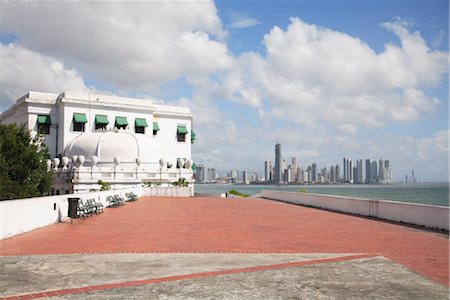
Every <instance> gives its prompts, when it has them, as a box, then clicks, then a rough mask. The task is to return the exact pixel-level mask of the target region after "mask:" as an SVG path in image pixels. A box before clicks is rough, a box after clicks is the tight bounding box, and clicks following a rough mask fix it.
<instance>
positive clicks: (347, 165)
mask: <svg viewBox="0 0 450 300" xmlns="http://www.w3.org/2000/svg"><path fill="white" fill-rule="evenodd" d="M342 169H343V172H344V176H343V179H342V180H343V181H344V182H349V183H352V182H353V167H352V160H351V159H350V158H348V157H344V159H343V168H342Z"/></svg>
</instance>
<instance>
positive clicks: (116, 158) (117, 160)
mask: <svg viewBox="0 0 450 300" xmlns="http://www.w3.org/2000/svg"><path fill="white" fill-rule="evenodd" d="M119 164H120V158H119V157H114V179H116V168H117V166H118V165H119Z"/></svg>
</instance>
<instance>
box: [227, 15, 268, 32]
mask: <svg viewBox="0 0 450 300" xmlns="http://www.w3.org/2000/svg"><path fill="white" fill-rule="evenodd" d="M228 15H229V16H230V18H231V22H232V23H231V24H230V27H231V28H237V29H241V28H247V27H253V26H256V25H259V24H261V22H259V21H258V19H256V18H253V17H251V16H250V14H249V13H247V12H244V11H234V12H231V13H229V14H228Z"/></svg>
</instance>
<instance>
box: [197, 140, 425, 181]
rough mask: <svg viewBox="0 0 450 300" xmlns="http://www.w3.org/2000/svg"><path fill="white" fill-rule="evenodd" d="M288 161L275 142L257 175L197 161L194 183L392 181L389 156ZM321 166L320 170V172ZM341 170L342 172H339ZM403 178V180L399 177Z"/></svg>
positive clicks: (414, 179) (412, 174)
mask: <svg viewBox="0 0 450 300" xmlns="http://www.w3.org/2000/svg"><path fill="white" fill-rule="evenodd" d="M290 158H291V163H289V160H288V158H287V157H283V154H282V145H281V144H280V143H276V144H275V151H274V159H273V161H275V163H274V164H272V161H271V160H266V161H264V171H263V173H262V174H264V175H262V174H261V175H260V172H258V171H250V172H249V171H248V170H245V169H242V170H241V174H242V176H239V175H240V171H239V170H237V169H235V170H231V171H229V172H226V174H225V173H224V174H223V176H220V175H219V172H217V171H216V169H215V168H214V167H211V166H207V165H205V164H199V165H198V166H197V169H196V170H195V173H196V180H195V181H196V183H215V182H222V183H231V184H236V183H237V184H249V183H265V184H339V183H344V184H389V183H392V182H393V176H392V168H391V163H390V161H389V160H384V159H382V158H380V159H378V160H373V159H370V158H365V159H357V160H355V162H354V163H353V161H352V159H350V158H348V157H343V159H342V164H341V165H339V164H336V165H328V166H323V168H320V167H318V166H317V164H316V163H312V164H311V165H302V164H301V162H300V163H298V162H299V161H301V160H297V158H298V157H296V156H292V157H290ZM319 170H320V172H319ZM341 170H342V173H341ZM411 172H412V173H411V176H410V175H408V174H406V175H405V181H404V182H405V183H416V182H422V180H421V179H420V180H417V179H416V177H415V172H414V170H412V171H411ZM401 182H403V181H401Z"/></svg>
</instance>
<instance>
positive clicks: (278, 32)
mask: <svg viewBox="0 0 450 300" xmlns="http://www.w3.org/2000/svg"><path fill="white" fill-rule="evenodd" d="M448 11H449V7H448V1H218V2H210V1H202V2H165V3H162V2H140V3H136V2H114V3H113V4H110V3H100V2H97V3H86V2H71V3H63V2H44V3H30V2H19V3H11V2H2V3H1V4H0V42H1V44H0V47H1V48H0V53H1V55H0V67H1V70H2V71H1V72H0V88H1V89H0V90H1V91H0V101H1V102H0V106H1V107H0V108H1V110H5V109H6V108H7V107H9V106H10V105H11V104H12V103H13V101H14V100H15V99H17V98H18V97H20V96H21V95H23V94H25V93H26V92H27V91H28V90H37V91H48V92H61V91H64V90H77V91H79V90H83V91H92V92H98V93H110V94H117V95H123V96H133V97H140V98H149V99H153V100H154V101H158V102H164V103H167V104H177V105H185V106H189V107H191V109H192V111H193V113H194V114H195V131H196V132H197V137H198V141H197V143H195V144H194V145H193V148H192V150H193V159H194V160H195V161H196V162H197V163H205V164H206V165H207V166H209V167H215V168H216V169H218V170H220V171H222V172H225V171H229V170H231V169H238V170H240V171H242V170H247V171H249V172H253V171H257V172H261V171H262V170H263V164H264V160H272V161H273V159H274V144H275V142H280V143H282V145H283V155H284V156H285V157H286V158H287V159H288V160H290V157H291V156H296V157H298V159H299V161H300V163H301V164H302V165H304V166H305V167H306V166H307V165H309V164H311V163H313V162H315V163H317V164H318V166H319V168H322V167H324V166H327V167H329V166H330V165H331V164H336V163H339V164H341V161H342V157H343V156H348V157H350V158H352V159H354V160H356V159H365V158H371V159H379V158H380V157H382V158H383V159H389V160H390V161H391V165H392V167H393V174H394V178H395V179H396V180H401V179H403V178H404V175H405V174H407V173H410V172H411V170H412V169H414V170H415V173H416V176H417V177H421V178H423V179H424V180H428V181H446V180H448V135H449V131H448V113H449V106H448V44H449V40H448V27H449V23H448V22H449V16H448ZM30 20H33V21H32V22H31V21H30Z"/></svg>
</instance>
